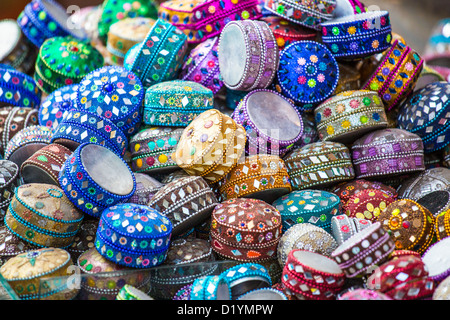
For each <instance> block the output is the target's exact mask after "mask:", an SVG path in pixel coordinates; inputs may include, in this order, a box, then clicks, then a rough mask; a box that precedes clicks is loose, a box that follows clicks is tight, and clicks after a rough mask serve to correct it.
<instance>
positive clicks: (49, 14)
mask: <svg viewBox="0 0 450 320" xmlns="http://www.w3.org/2000/svg"><path fill="white" fill-rule="evenodd" d="M17 23H18V24H19V26H20V28H21V29H22V32H23V33H24V34H25V35H26V36H27V38H28V39H29V40H30V42H32V43H33V44H34V45H35V46H36V47H37V48H40V47H41V46H42V44H43V43H44V41H45V40H46V39H49V38H54V37H58V36H62V37H64V36H71V37H74V38H76V39H80V40H82V39H86V38H87V34H86V33H85V32H84V30H83V29H80V28H73V25H71V20H70V17H69V15H68V11H67V10H66V8H64V7H63V6H62V5H61V4H59V3H58V2H56V1H53V0H36V1H30V2H29V3H28V4H27V5H26V6H25V8H24V10H23V11H22V12H21V13H20V14H19V17H18V18H17Z"/></svg>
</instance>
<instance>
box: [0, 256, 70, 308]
mask: <svg viewBox="0 0 450 320" xmlns="http://www.w3.org/2000/svg"><path fill="white" fill-rule="evenodd" d="M73 265H74V264H73V261H72V259H71V257H70V254H69V253H68V252H67V251H66V250H64V249H61V248H43V249H36V250H30V251H27V252H25V253H23V254H19V255H17V256H15V257H13V258H11V259H10V260H8V261H7V262H6V263H5V264H4V265H3V266H2V267H1V268H0V274H1V275H2V276H3V278H5V280H6V281H7V282H8V284H9V285H10V286H11V288H12V289H13V290H14V291H15V292H16V293H17V295H18V296H19V297H20V299H21V300H72V299H74V298H75V296H76V295H77V294H78V292H79V290H78V289H76V288H71V287H70V286H68V283H65V284H64V282H63V283H59V285H58V284H54V283H53V280H51V278H57V277H67V276H69V275H70V274H72V270H71V269H72V268H73ZM45 278H46V279H47V280H46V281H45V282H44V283H42V280H43V279H45ZM49 278H50V279H49ZM45 285H47V286H46V287H44V286H45Z"/></svg>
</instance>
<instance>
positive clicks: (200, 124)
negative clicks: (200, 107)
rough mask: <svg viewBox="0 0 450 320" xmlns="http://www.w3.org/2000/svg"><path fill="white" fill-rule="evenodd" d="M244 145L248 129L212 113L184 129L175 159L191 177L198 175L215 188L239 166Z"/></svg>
mask: <svg viewBox="0 0 450 320" xmlns="http://www.w3.org/2000/svg"><path fill="white" fill-rule="evenodd" d="M245 142H246V134H245V129H244V128H243V127H242V126H241V125H238V124H237V123H236V122H235V121H234V120H233V119H232V118H230V117H229V116H227V115H225V114H223V113H221V112H220V111H218V110H216V109H211V110H208V111H205V112H203V113H202V114H200V116H198V117H197V118H196V119H195V120H193V121H192V122H191V123H190V124H189V126H187V127H186V128H185V130H184V131H183V134H182V135H181V138H180V140H179V142H178V145H177V149H176V150H175V152H174V153H172V159H173V160H174V161H175V162H176V164H177V165H178V166H179V167H180V168H182V169H183V170H185V171H186V172H187V173H188V174H189V175H199V176H201V177H203V178H204V179H205V180H206V181H207V182H208V183H209V184H213V183H215V182H218V181H219V180H221V179H223V177H225V175H226V174H227V173H228V172H230V171H231V169H232V168H233V167H234V166H236V164H237V163H238V161H239V159H240V157H241V156H242V154H243V153H244V149H245Z"/></svg>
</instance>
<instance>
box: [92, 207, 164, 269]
mask: <svg viewBox="0 0 450 320" xmlns="http://www.w3.org/2000/svg"><path fill="white" fill-rule="evenodd" d="M171 236H172V223H171V222H170V220H169V219H167V218H166V217H165V216H163V215H162V214H161V213H160V212H159V211H157V210H155V209H152V208H149V207H148V206H142V205H138V204H133V203H123V204H119V205H116V206H112V207H109V208H108V209H106V210H105V211H103V213H102V215H101V217H100V222H99V225H98V230H97V235H96V239H95V247H96V248H97V251H98V252H99V253H100V254H101V255H102V256H103V257H105V258H106V259H108V260H110V261H112V262H114V263H117V264H120V265H122V266H125V267H132V268H144V269H145V268H151V267H154V266H157V265H160V264H162V263H163V262H164V260H165V258H166V254H167V250H168V248H169V243H170V238H171Z"/></svg>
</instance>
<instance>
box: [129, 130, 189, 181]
mask: <svg viewBox="0 0 450 320" xmlns="http://www.w3.org/2000/svg"><path fill="white" fill-rule="evenodd" d="M182 133H183V128H177V127H150V128H145V129H142V130H141V131H139V132H138V133H136V134H135V135H134V136H132V137H131V139H130V151H131V168H132V169H133V172H135V173H142V172H143V173H147V174H149V173H162V174H167V173H171V172H173V171H176V170H178V169H180V168H179V167H178V166H177V164H176V163H175V162H174V161H173V159H172V157H171V155H172V153H173V152H174V151H175V150H176V147H177V144H178V141H179V140H180V137H181V134H182Z"/></svg>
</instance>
